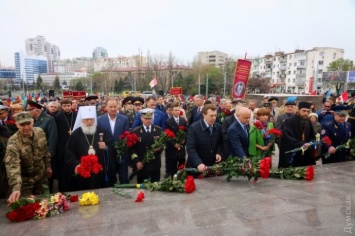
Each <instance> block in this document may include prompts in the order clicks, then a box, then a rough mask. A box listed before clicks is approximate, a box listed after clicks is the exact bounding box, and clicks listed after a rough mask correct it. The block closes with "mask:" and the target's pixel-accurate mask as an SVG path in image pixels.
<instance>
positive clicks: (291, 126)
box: [279, 102, 315, 168]
mask: <svg viewBox="0 0 355 236" xmlns="http://www.w3.org/2000/svg"><path fill="white" fill-rule="evenodd" d="M310 108H311V104H310V103H308V102H300V103H299V105H298V109H299V111H298V112H297V114H296V115H294V116H292V117H290V118H288V119H286V120H285V121H284V123H283V125H282V135H283V136H282V138H281V142H280V156H279V168H281V167H282V168H287V167H290V166H292V167H297V166H307V165H315V157H313V153H314V152H313V149H314V147H313V146H310V144H309V143H310V142H311V141H315V133H314V130H313V127H312V124H311V122H310V120H309V118H308V115H309V113H310ZM302 146H303V147H304V148H307V147H308V149H307V150H306V151H305V152H304V155H302V151H298V152H296V153H285V152H287V151H290V150H293V149H295V148H300V147H302Z"/></svg>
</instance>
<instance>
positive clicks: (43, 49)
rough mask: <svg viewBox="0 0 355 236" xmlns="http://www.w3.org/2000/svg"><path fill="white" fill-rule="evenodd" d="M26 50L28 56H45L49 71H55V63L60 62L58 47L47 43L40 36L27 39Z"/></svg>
mask: <svg viewBox="0 0 355 236" xmlns="http://www.w3.org/2000/svg"><path fill="white" fill-rule="evenodd" d="M25 48H26V55H28V56H43V57H45V58H47V64H48V71H50V72H53V71H54V68H53V61H54V60H60V50H59V47H58V46H56V45H54V44H51V43H49V42H47V40H46V38H45V37H44V36H41V35H38V36H37V37H34V38H28V39H26V41H25Z"/></svg>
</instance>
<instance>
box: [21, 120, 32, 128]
mask: <svg viewBox="0 0 355 236" xmlns="http://www.w3.org/2000/svg"><path fill="white" fill-rule="evenodd" d="M31 123H32V122H31V121H27V122H23V123H21V124H19V125H20V126H22V127H24V126H27V125H31Z"/></svg>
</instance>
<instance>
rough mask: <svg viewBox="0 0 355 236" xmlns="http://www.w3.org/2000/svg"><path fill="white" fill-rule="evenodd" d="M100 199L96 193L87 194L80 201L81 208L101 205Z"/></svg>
mask: <svg viewBox="0 0 355 236" xmlns="http://www.w3.org/2000/svg"><path fill="white" fill-rule="evenodd" d="M99 201H100V198H99V196H97V195H96V194H95V193H94V192H86V193H84V194H83V195H82V196H81V198H80V199H79V205H80V206H89V205H97V204H99Z"/></svg>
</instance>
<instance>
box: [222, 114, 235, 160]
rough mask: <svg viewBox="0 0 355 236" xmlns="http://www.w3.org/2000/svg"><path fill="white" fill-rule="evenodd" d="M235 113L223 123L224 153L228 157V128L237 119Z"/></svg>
mask: <svg viewBox="0 0 355 236" xmlns="http://www.w3.org/2000/svg"><path fill="white" fill-rule="evenodd" d="M236 120H237V119H236V118H235V115H234V113H233V114H232V115H230V116H228V117H227V118H225V119H224V121H223V124H222V135H223V155H224V157H228V133H227V131H228V128H229V127H230V126H231V125H232V124H233V123H234V121H236Z"/></svg>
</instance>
